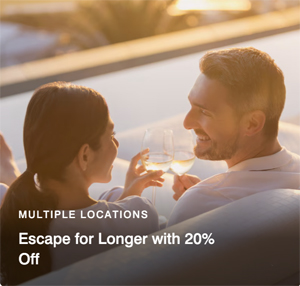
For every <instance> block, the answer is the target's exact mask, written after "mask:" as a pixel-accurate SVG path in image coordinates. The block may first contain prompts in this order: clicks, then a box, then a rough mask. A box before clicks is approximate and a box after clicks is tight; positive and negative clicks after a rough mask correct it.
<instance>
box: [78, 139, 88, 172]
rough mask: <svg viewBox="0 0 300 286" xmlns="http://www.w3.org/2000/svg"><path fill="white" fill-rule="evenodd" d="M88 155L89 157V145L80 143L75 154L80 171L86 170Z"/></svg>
mask: <svg viewBox="0 0 300 286" xmlns="http://www.w3.org/2000/svg"><path fill="white" fill-rule="evenodd" d="M90 157H91V150H90V146H89V145H88V144H84V145H82V146H81V148H80V149H79V152H78V155H77V158H78V163H79V167H80V169H81V170H82V171H86V170H87V168H88V162H89V160H90V159H91V158H90Z"/></svg>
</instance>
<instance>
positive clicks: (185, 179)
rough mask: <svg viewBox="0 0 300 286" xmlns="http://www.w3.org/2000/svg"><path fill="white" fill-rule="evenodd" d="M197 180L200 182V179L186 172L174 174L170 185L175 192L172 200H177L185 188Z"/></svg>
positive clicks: (193, 184)
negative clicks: (179, 174) (172, 182)
mask: <svg viewBox="0 0 300 286" xmlns="http://www.w3.org/2000/svg"><path fill="white" fill-rule="evenodd" d="M199 182H201V180H200V179H199V178H198V177H197V176H193V175H188V174H185V175H182V176H178V175H175V176H174V184H173V187H172V189H173V191H174V193H175V194H174V195H173V198H174V200H175V201H177V200H178V199H179V198H180V197H181V196H182V195H183V193H184V192H185V191H186V190H187V189H189V188H190V187H192V186H195V185H196V184H198V183H199Z"/></svg>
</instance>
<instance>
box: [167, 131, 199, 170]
mask: <svg viewBox="0 0 300 286" xmlns="http://www.w3.org/2000/svg"><path fill="white" fill-rule="evenodd" d="M173 132H174V134H173V136H174V149H175V151H174V159H173V161H172V164H171V170H172V171H173V172H174V173H175V174H177V175H179V176H182V175H183V174H185V173H187V172H188V171H189V170H190V169H191V168H192V166H193V164H194V161H195V154H194V146H195V140H194V136H193V133H192V132H191V131H190V130H186V129H184V128H183V127H181V128H180V127H178V128H176V129H174V130H173Z"/></svg>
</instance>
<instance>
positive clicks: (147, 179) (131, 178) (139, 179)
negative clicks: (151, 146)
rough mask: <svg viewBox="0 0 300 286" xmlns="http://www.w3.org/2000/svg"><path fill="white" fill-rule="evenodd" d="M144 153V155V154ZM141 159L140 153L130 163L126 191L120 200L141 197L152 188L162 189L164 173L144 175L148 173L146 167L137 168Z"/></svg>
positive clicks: (152, 172)
mask: <svg viewBox="0 0 300 286" xmlns="http://www.w3.org/2000/svg"><path fill="white" fill-rule="evenodd" d="M143 152H145V153H146V152H149V150H147V149H146V150H144V151H143ZM143 152H142V153H143ZM140 159H141V154H140V153H138V154H137V155H135V156H134V157H133V158H132V159H131V162H130V165H129V168H128V171H127V174H126V181H125V186H124V191H123V193H122V195H121V197H120V198H119V200H121V199H123V198H125V197H128V196H133V195H135V196H140V195H141V194H142V192H143V190H144V189H145V188H147V187H150V186H157V187H162V186H163V184H162V182H164V178H161V176H162V175H163V174H164V172H163V171H151V172H148V173H146V174H142V173H144V172H145V171H146V169H145V167H144V166H143V165H142V166H139V167H136V165H137V163H138V161H139V160H140Z"/></svg>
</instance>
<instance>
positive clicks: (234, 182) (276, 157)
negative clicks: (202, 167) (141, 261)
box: [168, 148, 300, 226]
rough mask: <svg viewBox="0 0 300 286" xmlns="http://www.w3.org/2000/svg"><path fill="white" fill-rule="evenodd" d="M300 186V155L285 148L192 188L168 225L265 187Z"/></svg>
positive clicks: (176, 208) (183, 197) (242, 163)
mask: <svg viewBox="0 0 300 286" xmlns="http://www.w3.org/2000/svg"><path fill="white" fill-rule="evenodd" d="M299 186H300V156H298V155H297V154H294V153H292V152H289V151H287V150H286V149H285V148H283V149H282V150H281V151H279V152H278V153H276V154H273V155H270V156H265V157H260V158H253V159H249V160H245V161H243V162H240V163H239V164H237V165H235V166H233V167H231V168H229V169H228V171H227V172H226V173H222V174H218V175H215V176H213V177H210V178H208V179H206V180H203V181H201V182H200V183H198V184H197V185H195V186H193V187H191V188H190V189H188V190H187V191H186V192H185V193H184V194H183V195H182V196H181V198H180V199H179V200H178V202H177V203H176V205H175V207H174V209H173V210H172V213H171V216H170V219H169V222H168V226H170V225H173V224H177V223H179V222H181V221H184V220H187V219H189V218H192V217H195V216H197V215H200V214H203V213H205V212H208V211H211V210H213V209H215V208H218V207H221V206H224V205H226V204H228V203H230V202H233V201H235V200H238V199H241V198H243V197H247V196H250V195H253V194H256V193H259V192H262V191H267V190H272V189H280V188H285V189H299Z"/></svg>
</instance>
